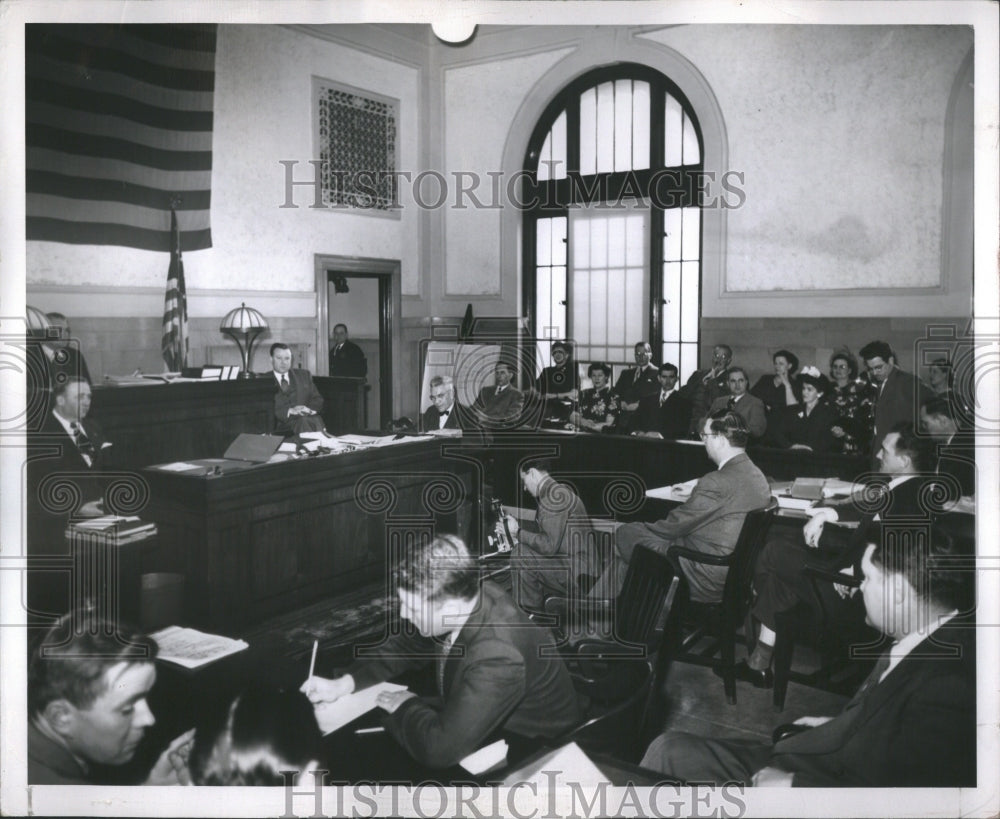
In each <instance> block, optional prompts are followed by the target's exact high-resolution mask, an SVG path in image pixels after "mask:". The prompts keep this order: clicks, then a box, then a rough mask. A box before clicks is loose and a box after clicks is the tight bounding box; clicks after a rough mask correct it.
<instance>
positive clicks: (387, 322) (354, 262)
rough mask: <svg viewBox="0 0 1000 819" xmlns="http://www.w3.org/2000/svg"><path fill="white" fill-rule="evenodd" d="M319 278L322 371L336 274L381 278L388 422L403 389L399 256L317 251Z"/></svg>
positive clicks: (382, 402)
mask: <svg viewBox="0 0 1000 819" xmlns="http://www.w3.org/2000/svg"><path fill="white" fill-rule="evenodd" d="M313 259H314V261H313V265H314V272H315V280H316V315H317V316H318V318H319V320H318V322H317V326H316V370H317V373H318V374H320V375H324V376H325V375H327V374H328V373H329V372H330V304H329V297H328V293H329V282H330V279H331V278H332V277H333V276H347V277H348V278H356V279H378V299H379V363H380V368H379V385H380V387H379V419H380V422H381V423H382V424H383V425H384V424H387V423H388V422H389V421H390V420H391V419H392V418H393V417H394V413H393V397H394V396H395V395H398V394H399V392H400V389H401V387H400V385H399V384H398V383H397V381H398V379H399V373H397V371H396V368H395V367H393V358H394V353H395V351H396V350H399V349H400V344H401V336H400V322H399V320H398V319H399V317H400V316H401V315H402V300H401V297H400V268H401V263H400V261H399V260H398V259H374V258H366V257H362V256H336V255H333V254H328V253H317V254H315V256H314V257H313Z"/></svg>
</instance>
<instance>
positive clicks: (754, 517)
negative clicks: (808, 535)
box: [722, 498, 778, 624]
mask: <svg viewBox="0 0 1000 819" xmlns="http://www.w3.org/2000/svg"><path fill="white" fill-rule="evenodd" d="M777 508H778V502H777V500H775V499H774V498H771V501H770V503H768V505H767V506H765V507H764V508H763V509H755V510H754V511H752V512H747V516H746V518H745V519H744V521H743V528H742V529H740V536H739V538H737V540H736V546H735V547H734V548H733V554H732V559H731V561H730V564H729V571H728V573H727V574H726V585H725V587H724V589H723V592H722V616H723V618H724V619H725V620H726V621H728V622H730V623H733V624H735V623H738V622H740V621H741V620H742V618H743V617H744V615H745V614H746V612H747V611H748V610H749V608H750V603H751V596H752V594H753V590H752V586H753V572H754V566H756V565H757V557H758V556H759V555H760V552H761V549H763V548H764V541H765V539H766V538H767V532H768V530H769V529H770V528H771V522H772V521H773V520H774V513H775V511H777Z"/></svg>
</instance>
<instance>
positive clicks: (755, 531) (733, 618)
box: [667, 498, 778, 704]
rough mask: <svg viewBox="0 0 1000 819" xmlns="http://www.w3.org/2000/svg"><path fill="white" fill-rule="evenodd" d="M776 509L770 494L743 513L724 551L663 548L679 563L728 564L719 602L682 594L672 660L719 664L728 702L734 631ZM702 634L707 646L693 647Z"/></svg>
mask: <svg viewBox="0 0 1000 819" xmlns="http://www.w3.org/2000/svg"><path fill="white" fill-rule="evenodd" d="M777 508H778V503H777V501H775V500H774V499H773V498H772V499H771V502H770V503H769V504H768V505H767V506H766V507H765V508H764V509H757V510H755V511H753V512H748V513H747V516H746V519H745V520H744V521H743V528H742V529H741V530H740V536H739V538H737V540H736V546H735V547H734V548H733V551H732V552H730V553H729V554H728V555H712V554H706V553H704V552H698V551H695V550H694V549H688V548H686V547H684V546H672V547H671V548H670V550H669V551H668V552H667V555H668V556H669V557H670V558H671V560H673V561H674V562H675V564H677V565H678V566H679V558H682V557H683V558H686V559H687V560H691V561H694V562H696V563H703V564H707V565H711V566H727V567H729V571H728V573H727V574H726V584H725V586H724V588H723V592H722V599H721V600H720V601H719V602H718V603H701V602H694V601H691V600H690V599H687V598H686V599H685V603H684V614H683V622H684V626H685V628H690V629H691V630H690V631H689V632H688V633H687V634H686V635H685V637H684V640H683V642H682V643H681V646H680V649H679V652H678V654H677V659H678V660H680V661H681V662H687V663H694V664H696V665H704V666H710V667H712V668H716V669H719V670H720V671H721V672H722V679H723V682H724V685H725V689H726V699H727V700H728V701H729V703H730V704H735V703H736V671H735V668H736V641H737V636H736V633H737V631H738V630H739V629H740V627H741V626H742V625H743V622H744V620H745V619H746V616H747V612H748V611H749V610H750V604H751V597H752V592H753V590H752V583H753V570H754V565H755V564H756V563H757V556H758V555H759V554H760V550H761V549H762V548H763V546H764V539H765V538H766V536H767V532H768V529H769V528H770V526H771V521H772V520H773V519H774V513H775V511H776V510H777ZM685 585H686V584H685ZM685 597H686V596H685ZM706 638H712V639H711V640H710V641H709V644H708V646H706V647H704V648H703V649H702V650H700V651H695V650H694V649H695V646H697V645H698V644H699V643H701V642H702V641H703V640H705V639H706ZM717 652H718V653H719V656H718V657H716V656H715V655H716V653H717Z"/></svg>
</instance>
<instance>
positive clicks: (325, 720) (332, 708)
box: [316, 682, 406, 736]
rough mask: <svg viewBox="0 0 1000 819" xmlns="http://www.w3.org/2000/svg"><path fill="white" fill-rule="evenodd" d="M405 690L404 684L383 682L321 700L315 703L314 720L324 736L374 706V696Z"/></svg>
mask: <svg viewBox="0 0 1000 819" xmlns="http://www.w3.org/2000/svg"><path fill="white" fill-rule="evenodd" d="M405 690H406V686H405V685H397V684H396V683H391V682H383V683H378V684H377V685H372V686H369V687H368V688H363V689H361V690H360V691H355V692H354V693H353V694H348V695H347V696H346V697H341V698H340V699H339V700H334V701H333V702H321V703H319V704H317V705H316V722H318V723H319V729H320V731H322V732H323V734H324V736H325V735H326V734H332V733H333V732H334V731H336V730H337V729H338V728H341V727H343V726H344V725H347V723H349V722H352V721H354V720H356V719H357V718H358V717H360V716H361V715H362V714H367V713H368V712H369V711H371V710H372V709H373V708H374V707H375V699H376V697H378V695H379V694H381V693H382V692H383V691H405Z"/></svg>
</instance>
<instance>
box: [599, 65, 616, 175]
mask: <svg viewBox="0 0 1000 819" xmlns="http://www.w3.org/2000/svg"><path fill="white" fill-rule="evenodd" d="M614 169H615V87H614V84H613V83H610V82H604V83H601V84H600V85H599V86H597V172H598V173H611V171H613V170H614Z"/></svg>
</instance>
